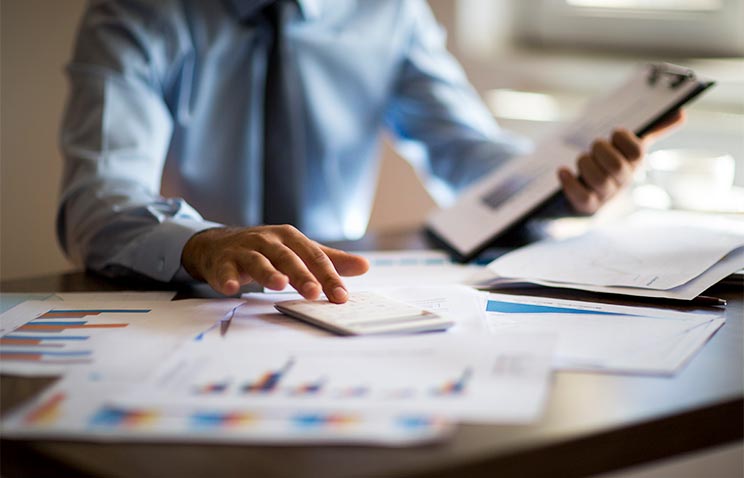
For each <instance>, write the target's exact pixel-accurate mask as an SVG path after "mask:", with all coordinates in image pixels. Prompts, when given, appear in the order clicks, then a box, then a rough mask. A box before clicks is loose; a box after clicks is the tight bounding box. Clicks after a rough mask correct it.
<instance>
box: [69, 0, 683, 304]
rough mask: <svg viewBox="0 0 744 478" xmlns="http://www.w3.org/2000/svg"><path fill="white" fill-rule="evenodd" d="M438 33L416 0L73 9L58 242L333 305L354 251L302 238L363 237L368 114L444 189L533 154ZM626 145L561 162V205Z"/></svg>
mask: <svg viewBox="0 0 744 478" xmlns="http://www.w3.org/2000/svg"><path fill="white" fill-rule="evenodd" d="M443 37H444V36H443V34H442V32H441V30H440V29H439V27H438V25H437V23H436V21H435V19H434V18H433V16H432V14H431V12H430V10H429V8H428V6H427V5H426V3H425V2H424V1H423V0H378V1H374V2H356V1H341V0H333V1H330V0H295V1H290V0H274V1H272V0H224V1H219V2H203V1H198V0H167V1H166V0H99V1H92V2H90V4H89V6H88V8H87V11H86V12H85V14H84V17H83V19H82V22H81V25H80V28H79V32H78V36H77V42H76V46H75V49H74V53H73V58H72V61H71V63H70V65H69V67H68V73H69V79H70V85H71V86H70V94H69V99H68V104H67V108H66V113H65V116H64V119H63V123H62V128H61V147H62V150H63V153H64V157H65V168H64V176H63V187H62V193H61V197H60V203H59V211H58V219H57V233H58V237H59V241H60V243H61V245H62V247H63V249H64V250H65V251H66V253H67V254H68V255H69V256H70V257H71V258H73V260H75V261H77V262H79V263H82V264H84V265H85V266H86V267H87V268H89V269H92V270H95V271H99V272H102V273H105V274H109V275H121V274H139V275H144V276H147V277H150V278H153V279H156V280H160V281H179V280H193V279H197V280H203V281H206V282H208V283H209V284H210V285H211V286H212V287H213V288H214V289H215V290H217V291H218V292H221V293H224V294H234V293H236V292H237V291H238V289H239V287H240V286H241V284H244V283H247V282H249V281H256V282H258V283H260V284H262V285H264V286H266V287H269V288H272V289H281V288H283V287H285V286H286V284H287V283H288V282H289V284H291V285H292V286H293V287H294V288H295V289H297V290H298V291H299V292H300V293H301V294H302V295H303V296H304V297H306V298H310V299H313V298H317V297H318V296H319V294H320V293H321V291H323V292H325V294H326V295H327V296H328V298H329V299H330V300H331V301H334V302H344V301H345V300H346V298H347V295H348V294H347V292H346V289H345V288H344V285H343V282H342V280H341V279H340V277H339V274H340V275H355V274H361V273H364V272H365V271H366V270H367V268H368V264H367V262H366V261H365V260H364V259H363V258H361V257H358V256H355V255H351V254H347V253H345V252H342V251H339V250H335V249H331V248H328V247H325V246H322V245H320V244H319V243H317V242H315V240H319V241H323V240H333V239H343V238H356V237H359V236H361V235H362V234H363V233H364V230H365V227H366V223H367V219H368V216H369V213H370V209H371V203H372V200H373V194H374V186H375V179H376V173H377V158H378V141H379V132H380V129H381V128H382V127H383V126H384V127H385V128H386V129H387V130H388V131H390V132H392V133H393V135H394V136H395V137H397V138H398V139H400V140H402V141H409V142H412V143H413V144H416V145H417V146H418V151H419V152H420V157H419V158H418V159H419V161H420V167H421V168H422V169H424V170H425V171H426V172H427V173H428V174H430V175H431V176H432V177H434V178H437V179H438V180H442V181H443V182H445V183H446V184H447V185H448V186H449V187H450V188H452V189H453V190H455V191H457V190H459V189H461V188H463V187H465V186H467V185H468V184H469V183H471V182H472V181H473V180H474V179H476V178H478V177H480V176H482V175H483V174H485V173H486V172H487V171H489V170H491V169H492V168H496V167H498V166H499V165H501V164H503V163H504V162H505V161H507V160H508V159H510V158H512V157H515V156H518V155H520V154H522V153H525V152H527V150H528V149H529V147H530V146H529V144H528V142H526V141H525V140H523V139H520V138H518V137H516V136H515V135H513V134H510V133H509V132H507V131H504V130H503V129H500V128H499V127H498V126H497V124H496V123H495V122H494V120H493V118H492V116H491V115H490V114H489V112H488V111H487V109H486V108H485V107H484V105H483V104H482V102H481V101H480V99H479V98H478V96H477V94H476V93H475V92H474V90H473V89H472V87H471V86H470V85H469V84H468V81H467V79H466V78H465V75H464V73H463V72H462V70H461V68H460V67H459V65H458V64H457V62H456V61H455V60H454V59H453V58H452V57H451V56H450V55H449V54H448V52H447V51H446V48H445V46H444V38H443ZM680 121H681V114H680V115H677V116H675V117H674V118H671V119H670V120H669V121H668V122H667V124H665V125H664V127H662V128H660V129H659V130H658V131H657V132H661V131H662V130H664V129H666V128H668V127H670V126H673V125H675V124H677V123H679V122H680ZM643 150H644V141H643V140H641V139H639V138H637V137H636V136H635V135H633V134H632V133H630V132H628V131H622V130H621V131H617V132H616V133H615V134H614V135H613V136H612V138H605V139H598V140H597V142H596V143H595V144H594V146H593V148H592V150H591V151H588V152H587V153H586V154H584V155H582V156H581V157H580V158H578V168H577V169H578V172H579V175H580V176H581V178H582V180H583V181H579V180H578V179H577V176H574V175H573V174H572V173H571V172H570V171H568V170H561V171H558V175H559V177H560V181H561V183H562V185H563V191H564V193H565V196H566V198H567V199H568V201H569V203H570V204H571V205H572V206H573V208H575V210H576V211H578V212H580V213H592V212H594V211H596V210H597V209H598V208H599V207H600V205H601V204H602V203H604V202H605V201H606V200H607V199H608V198H610V197H611V196H612V195H613V194H614V193H615V192H616V191H617V190H619V189H620V188H622V187H623V186H624V185H625V184H627V183H628V182H629V180H630V176H631V172H632V171H633V169H634V168H635V167H636V166H637V165H638V163H639V161H640V159H641V157H642V156H643ZM161 187H162V195H161ZM197 211H198V212H197ZM205 218H206V219H205ZM288 224H291V225H292V226H289V225H288ZM226 225H231V227H227V226H226ZM300 231H302V232H300ZM309 237H312V238H313V239H310V238H309Z"/></svg>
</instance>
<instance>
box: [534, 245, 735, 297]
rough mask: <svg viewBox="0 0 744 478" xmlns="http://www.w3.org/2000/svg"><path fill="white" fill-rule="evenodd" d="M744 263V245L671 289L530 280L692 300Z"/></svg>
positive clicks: (617, 292)
mask: <svg viewBox="0 0 744 478" xmlns="http://www.w3.org/2000/svg"><path fill="white" fill-rule="evenodd" d="M742 264H744V247H740V248H739V249H736V250H735V251H733V252H731V253H729V255H727V256H726V257H724V258H723V259H721V260H720V261H718V262H717V263H716V264H714V265H713V267H711V268H710V269H708V270H707V271H705V272H703V273H702V274H700V275H699V276H697V277H695V278H694V279H692V280H690V281H689V282H687V283H686V284H682V285H681V286H678V287H674V288H672V289H669V290H655V289H640V288H637V287H611V286H592V285H580V284H566V283H563V282H552V281H542V280H534V281H530V282H533V283H535V284H538V285H544V286H546V287H559V288H568V289H578V290H586V291H589V292H602V293H607V294H622V295H632V296H636V297H655V298H659V299H676V300H692V299H694V298H695V297H697V296H699V295H700V294H701V293H702V292H703V291H705V290H706V289H708V288H709V287H711V286H712V285H714V284H717V283H718V282H720V281H721V280H723V279H724V278H725V277H728V276H729V275H730V274H731V273H732V272H731V271H735V270H737V268H739V267H741V265H742Z"/></svg>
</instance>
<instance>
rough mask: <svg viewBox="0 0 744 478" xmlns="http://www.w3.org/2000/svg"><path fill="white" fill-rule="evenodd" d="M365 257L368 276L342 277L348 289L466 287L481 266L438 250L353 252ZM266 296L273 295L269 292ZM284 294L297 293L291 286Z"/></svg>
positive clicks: (481, 268)
mask: <svg viewBox="0 0 744 478" xmlns="http://www.w3.org/2000/svg"><path fill="white" fill-rule="evenodd" d="M354 254H357V255H360V256H363V257H366V258H367V260H369V263H370V268H369V271H367V273H366V274H363V275H360V276H353V277H342V278H341V279H342V280H343V282H344V285H345V286H346V288H347V289H348V290H349V291H351V292H353V291H365V290H373V289H379V288H397V287H417V286H422V285H423V286H435V285H448V284H464V283H466V282H467V281H468V279H470V278H471V277H472V276H473V274H475V273H476V272H477V271H480V270H483V269H484V268H483V267H482V266H476V265H469V264H458V263H455V262H452V260H451V259H450V257H449V256H448V255H447V254H446V253H445V252H442V251H439V250H412V251H379V252H377V251H375V252H366V251H361V252H356V251H355V252H354ZM264 292H267V293H271V292H273V291H270V290H268V289H266V290H264ZM281 292H288V293H294V292H295V290H294V289H293V288H292V287H291V286H287V287H286V288H285V289H284V290H283V291H281Z"/></svg>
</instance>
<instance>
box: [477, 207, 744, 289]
mask: <svg viewBox="0 0 744 478" xmlns="http://www.w3.org/2000/svg"><path fill="white" fill-rule="evenodd" d="M742 249H744V221H739V220H734V219H730V220H725V219H721V218H711V219H700V218H696V219H694V220H691V219H690V218H689V217H688V216H679V215H675V214H660V213H650V212H641V213H636V214H633V215H631V216H629V217H628V218H625V219H623V220H620V221H618V222H616V223H613V224H610V225H606V226H602V227H598V228H596V229H594V230H592V231H590V232H588V233H586V234H583V235H581V236H578V237H573V238H570V239H564V240H545V241H540V242H538V243H535V244H531V245H529V246H526V247H523V248H520V249H517V250H515V251H513V252H510V253H507V254H505V255H503V256H501V257H499V258H498V259H496V260H495V261H493V262H492V263H491V264H489V265H488V269H489V270H490V271H491V272H493V273H494V274H495V275H496V276H498V277H505V278H519V279H523V280H527V281H530V282H536V283H540V284H544V285H551V286H558V285H559V284H562V286H563V287H569V286H570V287H572V288H577V289H588V290H595V291H598V290H602V291H608V292H610V291H612V292H615V293H623V294H632V295H651V296H658V295H657V294H656V293H655V292H654V293H649V292H647V291H667V292H668V293H667V294H664V295H667V296H672V297H674V296H684V297H688V296H689V295H690V293H692V292H694V296H696V295H698V294H699V293H700V292H702V291H703V290H704V289H705V287H704V286H706V284H707V285H708V286H709V285H711V284H708V282H709V280H706V279H708V278H711V279H713V280H720V279H722V278H723V277H725V276H727V275H729V274H731V273H733V272H735V271H736V270H739V269H741V268H742V267H744V258H742V254H741V253H740V250H742ZM701 277H702V278H703V280H701V281H696V282H694V283H693V285H696V286H697V287H685V285H687V284H691V283H692V281H695V280H696V279H698V278H701ZM700 287H703V288H702V289H700ZM600 288H601V289H600ZM678 288H679V290H675V289H678ZM636 292H637V294H636ZM694 296H693V297H694Z"/></svg>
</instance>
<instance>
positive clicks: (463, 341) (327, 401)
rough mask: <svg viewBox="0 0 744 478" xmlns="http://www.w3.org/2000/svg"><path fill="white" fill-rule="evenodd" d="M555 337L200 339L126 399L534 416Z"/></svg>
mask: <svg viewBox="0 0 744 478" xmlns="http://www.w3.org/2000/svg"><path fill="white" fill-rule="evenodd" d="M552 341H553V338H552V336H545V335H519V334H518V335H509V336H503V337H485V338H484V337H480V338H475V337H472V336H468V337H465V336H457V335H439V336H431V337H427V336H416V337H396V338H339V339H337V338H330V339H323V340H312V341H307V340H304V341H284V342H275V343H266V342H265V341H260V342H257V341H244V342H238V341H235V340H232V341H225V342H222V343H220V342H216V341H212V342H208V341H203V342H193V343H189V344H187V345H185V346H184V347H183V348H181V349H179V351H178V352H177V353H176V354H174V355H173V356H172V357H171V358H170V359H169V360H168V361H167V362H166V363H165V364H163V366H162V367H160V368H159V369H158V371H157V372H156V373H155V374H154V375H153V376H152V377H151V378H150V379H149V380H148V382H147V383H146V384H145V385H141V386H137V387H133V389H132V391H131V393H129V394H125V395H122V396H120V398H117V400H116V403H117V404H121V405H125V406H149V405H157V406H171V405H173V404H180V405H191V406H210V407H215V408H218V407H219V408H231V407H232V408H235V407H252V408H274V407H280V408H295V407H297V406H299V405H302V406H306V407H312V408H314V409H316V410H336V411H338V410H345V411H366V412H370V413H371V412H380V413H383V412H384V413H424V414H432V415H436V416H441V417H446V418H448V419H452V420H464V421H474V422H499V423H527V422H531V421H533V420H535V419H537V418H538V417H539V414H540V411H541V410H542V407H543V402H544V400H545V399H546V397H547V390H548V384H549V377H550V362H551V359H552Z"/></svg>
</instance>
